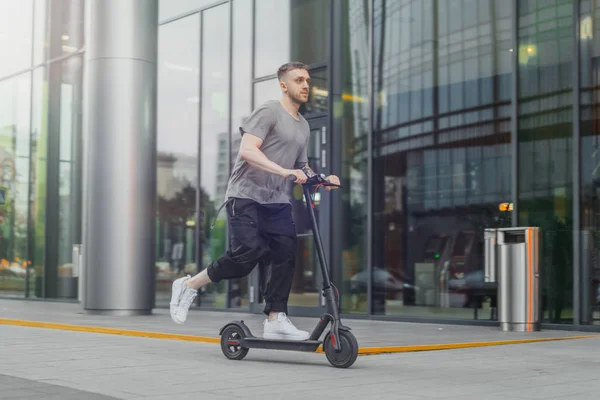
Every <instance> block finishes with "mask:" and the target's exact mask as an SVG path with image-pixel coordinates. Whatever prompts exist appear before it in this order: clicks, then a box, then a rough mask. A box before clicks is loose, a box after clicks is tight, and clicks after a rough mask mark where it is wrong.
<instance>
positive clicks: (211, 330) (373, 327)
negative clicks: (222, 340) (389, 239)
mask: <svg viewBox="0 0 600 400" xmlns="http://www.w3.org/2000/svg"><path fill="white" fill-rule="evenodd" d="M3 318H4V319H17V320H27V321H42V322H52V323H62V324H73V325H84V326H95V327H104V328H119V329H131V330H138V331H148V332H160V333H171V334H184V335H194V336H204V337H211V338H218V337H219V329H220V328H221V327H222V326H223V325H224V324H225V323H227V322H228V321H230V320H235V319H237V320H240V319H242V320H244V322H245V323H246V325H248V327H249V328H250V330H251V331H252V332H253V334H254V335H255V336H262V322H263V320H264V316H262V315H256V314H248V313H232V312H209V311H199V310H193V309H192V310H191V311H190V313H189V314H188V320H187V321H186V323H185V324H184V325H178V324H175V323H174V322H173V321H171V318H170V316H169V311H168V310H165V309H156V310H154V313H153V315H148V316H136V317H113V316H101V315H89V314H84V313H82V311H81V309H80V307H79V305H77V304H69V303H49V302H37V301H23V300H2V299H0V319H3ZM291 319H292V321H293V322H294V323H295V324H296V325H297V326H298V327H299V328H301V329H305V330H308V331H311V330H312V329H313V328H314V326H315V324H316V322H317V321H316V319H315V318H295V317H291ZM344 323H345V324H346V325H348V326H350V327H351V328H352V332H353V333H354V335H355V336H356V338H357V340H358V344H359V346H360V347H361V348H366V347H382V346H418V345H431V344H450V343H470V342H493V341H504V340H521V339H534V338H560V337H571V336H588V335H594V334H593V333H585V332H569V331H548V330H543V331H541V332H530V333H520V332H502V331H500V330H499V328H498V327H489V326H464V325H447V324H430V323H427V324H425V323H408V322H387V321H368V320H355V319H345V320H344ZM0 327H1V325H0Z"/></svg>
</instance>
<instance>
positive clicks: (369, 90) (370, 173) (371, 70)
mask: <svg viewBox="0 0 600 400" xmlns="http://www.w3.org/2000/svg"><path fill="white" fill-rule="evenodd" d="M374 9H375V0H370V1H369V3H368V10H367V13H368V37H367V43H368V44H367V46H368V48H369V51H368V52H369V64H368V65H369V71H368V77H369V79H368V83H367V93H368V97H369V124H368V126H369V131H368V133H367V177H368V178H367V226H366V230H367V235H366V240H367V243H366V254H367V315H373V299H372V297H373V124H374V117H375V115H374V109H373V107H374V104H375V103H374V100H375V93H374V90H373V85H374V80H375V76H374V74H375V65H374V64H375V54H374V42H373V40H374V35H375V31H374V30H375V15H374Z"/></svg>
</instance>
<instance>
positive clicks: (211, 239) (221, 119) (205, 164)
mask: <svg viewBox="0 0 600 400" xmlns="http://www.w3.org/2000/svg"><path fill="white" fill-rule="evenodd" d="M202 20H203V21H204V22H203V24H202V77H201V79H202V93H201V97H202V98H201V106H202V114H201V116H202V118H201V121H202V122H201V126H200V141H201V143H200V148H201V153H200V159H199V162H200V171H201V174H200V185H201V187H200V195H201V198H200V205H201V208H202V212H203V216H204V217H203V219H202V220H201V221H200V222H201V227H202V230H203V232H202V236H201V241H200V243H201V246H202V253H201V254H202V261H203V265H208V263H209V262H211V261H212V260H216V259H217V258H219V257H220V256H221V255H222V254H223V253H224V252H225V246H226V241H227V240H226V233H227V229H226V225H227V224H226V223H225V222H226V220H227V214H226V213H225V212H221V213H220V214H219V218H218V219H217V225H216V226H215V228H214V229H212V230H211V229H210V225H211V224H212V222H213V219H214V216H215V214H216V211H217V209H218V208H219V207H220V206H221V204H222V203H223V201H224V199H225V190H226V189H227V187H226V185H225V184H223V183H225V182H227V179H228V177H229V136H230V135H229V112H228V103H229V100H228V99H229V72H228V71H229V62H230V60H229V52H227V51H223V49H227V48H229V6H228V5H224V6H219V7H216V8H211V9H209V10H207V11H204V12H203V19H202ZM215 166H217V167H216V168H215ZM225 286H226V282H225V281H221V282H219V283H218V284H214V285H209V286H207V287H206V290H205V291H203V292H201V293H199V295H198V297H199V302H200V305H201V306H207V307H216V308H223V307H225V306H226V304H225V297H226V292H225Z"/></svg>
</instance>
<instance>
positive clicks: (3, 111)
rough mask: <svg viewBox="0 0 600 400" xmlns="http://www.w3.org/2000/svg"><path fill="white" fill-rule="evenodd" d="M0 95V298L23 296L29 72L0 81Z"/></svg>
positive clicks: (29, 94) (25, 266) (25, 254)
mask: <svg viewBox="0 0 600 400" xmlns="http://www.w3.org/2000/svg"><path fill="white" fill-rule="evenodd" d="M0 93H2V96H0V295H1V296H17V297H23V296H24V295H25V288H26V280H27V278H28V270H27V266H28V252H27V240H28V229H27V226H28V225H27V212H28V198H29V179H30V176H29V154H30V128H29V124H30V118H29V116H30V110H31V73H25V74H21V75H18V76H16V77H14V78H11V79H7V80H4V81H0ZM29 272H30V271H29Z"/></svg>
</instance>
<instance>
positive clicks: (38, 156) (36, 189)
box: [29, 68, 48, 298]
mask: <svg viewBox="0 0 600 400" xmlns="http://www.w3.org/2000/svg"><path fill="white" fill-rule="evenodd" d="M47 93H48V89H47V79H46V69H45V68H37V69H36V70H34V71H33V93H32V99H33V104H32V107H31V110H32V115H31V164H30V165H31V195H30V198H29V200H30V202H31V208H30V210H29V214H30V220H31V225H30V230H29V248H30V249H31V250H30V256H29V257H30V267H31V268H30V271H29V272H30V286H29V287H30V290H29V296H31V297H38V298H41V297H43V296H44V289H43V285H44V249H45V247H46V165H47V163H46V158H47V151H46V150H47V143H48V129H47V118H48V101H47V96H48V94H47Z"/></svg>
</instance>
